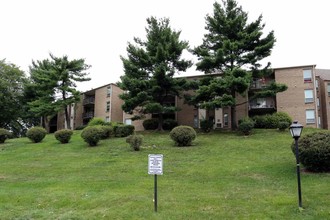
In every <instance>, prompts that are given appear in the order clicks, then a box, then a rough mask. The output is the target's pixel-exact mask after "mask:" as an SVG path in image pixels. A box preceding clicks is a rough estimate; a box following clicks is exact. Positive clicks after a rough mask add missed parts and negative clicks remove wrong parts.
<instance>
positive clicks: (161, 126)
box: [157, 113, 164, 131]
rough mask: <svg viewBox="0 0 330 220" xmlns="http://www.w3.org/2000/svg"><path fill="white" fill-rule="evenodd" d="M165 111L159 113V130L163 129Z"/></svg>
mask: <svg viewBox="0 0 330 220" xmlns="http://www.w3.org/2000/svg"><path fill="white" fill-rule="evenodd" d="M163 121H164V119H163V113H159V118H158V128H157V130H158V131H162V130H163Z"/></svg>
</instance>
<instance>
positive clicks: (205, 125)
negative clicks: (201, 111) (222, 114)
mask: <svg viewBox="0 0 330 220" xmlns="http://www.w3.org/2000/svg"><path fill="white" fill-rule="evenodd" d="M200 126H201V129H202V131H203V132H206V133H207V132H210V131H211V130H212V128H213V122H212V121H210V120H206V119H203V120H201V122H200Z"/></svg>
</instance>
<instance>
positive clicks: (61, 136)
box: [54, 129, 73, 144]
mask: <svg viewBox="0 0 330 220" xmlns="http://www.w3.org/2000/svg"><path fill="white" fill-rule="evenodd" d="M72 134H73V131H71V130H69V129H62V130H58V131H56V132H55V133H54V136H55V138H56V140H58V141H59V142H61V143H62V144H66V143H69V141H70V139H71V136H72Z"/></svg>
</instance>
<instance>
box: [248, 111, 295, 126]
mask: <svg viewBox="0 0 330 220" xmlns="http://www.w3.org/2000/svg"><path fill="white" fill-rule="evenodd" d="M252 119H253V121H254V122H255V128H273V129H274V128H279V126H280V123H281V122H287V124H289V126H290V124H291V123H292V119H291V117H290V116H289V115H288V114H287V113H285V112H276V113H274V114H272V115H269V114H267V115H256V116H254V117H253V118H252ZM281 126H284V123H283V124H282V125H281Z"/></svg>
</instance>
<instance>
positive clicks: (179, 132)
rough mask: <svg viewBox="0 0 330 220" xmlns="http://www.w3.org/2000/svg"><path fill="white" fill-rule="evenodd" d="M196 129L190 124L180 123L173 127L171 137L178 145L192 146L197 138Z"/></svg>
mask: <svg viewBox="0 0 330 220" xmlns="http://www.w3.org/2000/svg"><path fill="white" fill-rule="evenodd" d="M196 136H197V134H196V131H195V130H194V129H193V128H192V127H190V126H184V125H180V126H177V127H175V128H173V129H172V131H171V132H170V137H171V139H172V140H173V141H175V143H176V144H177V145H178V146H190V145H191V142H192V141H193V140H195V138H196Z"/></svg>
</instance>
